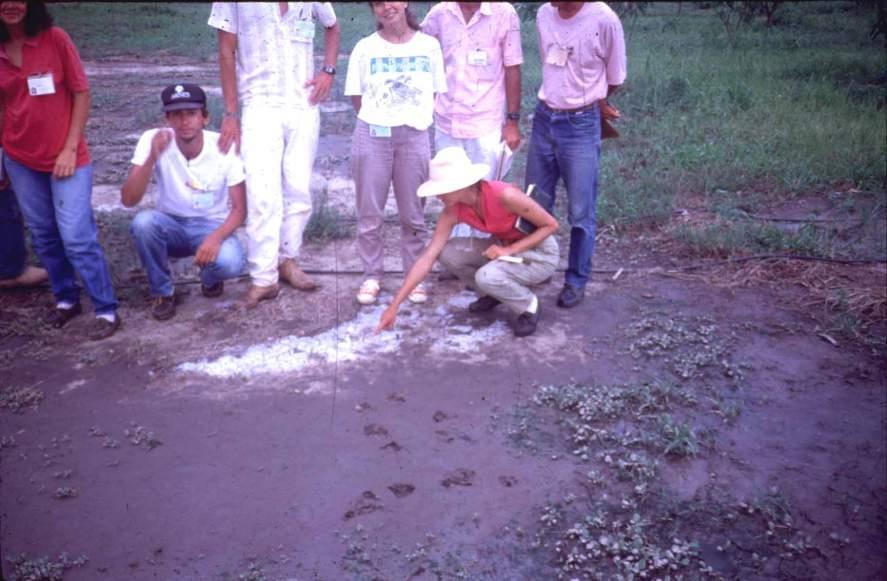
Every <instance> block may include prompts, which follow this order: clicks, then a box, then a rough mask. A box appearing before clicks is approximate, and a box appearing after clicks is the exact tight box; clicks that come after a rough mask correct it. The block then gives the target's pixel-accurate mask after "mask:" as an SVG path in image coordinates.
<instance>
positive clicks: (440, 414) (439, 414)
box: [431, 410, 450, 424]
mask: <svg viewBox="0 0 887 581" xmlns="http://www.w3.org/2000/svg"><path fill="white" fill-rule="evenodd" d="M448 417H450V416H448V415H447V414H445V413H443V412H442V411H440V410H438V411H436V412H434V415H433V416H431V419H432V420H434V423H436V424H439V423H440V422H442V421H444V420H445V419H447V418H448Z"/></svg>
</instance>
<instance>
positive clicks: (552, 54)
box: [545, 46, 570, 67]
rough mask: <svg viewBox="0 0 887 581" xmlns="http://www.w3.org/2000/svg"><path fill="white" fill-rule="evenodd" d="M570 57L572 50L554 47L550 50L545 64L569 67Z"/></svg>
mask: <svg viewBox="0 0 887 581" xmlns="http://www.w3.org/2000/svg"><path fill="white" fill-rule="evenodd" d="M569 56H570V49H567V48H563V47H560V46H552V47H551V48H549V49H548V55H547V56H546V57H545V63H546V64H549V65H554V66H556V67H565V66H567V57H569Z"/></svg>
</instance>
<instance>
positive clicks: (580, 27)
mask: <svg viewBox="0 0 887 581" xmlns="http://www.w3.org/2000/svg"><path fill="white" fill-rule="evenodd" d="M536 31H537V33H538V35H539V56H540V57H541V58H542V86H541V87H540V88H539V94H538V97H539V103H538V105H537V106H536V112H535V116H534V117H533V132H532V134H531V136H530V147H529V151H528V153H527V175H526V183H527V186H528V187H529V184H535V185H536V188H537V190H541V191H542V192H545V193H547V194H548V198H549V199H548V200H547V205H546V210H548V211H549V212H551V211H552V208H553V206H554V193H555V188H556V186H557V182H558V180H559V179H560V178H563V180H564V185H565V186H566V188H567V198H568V206H569V211H568V214H569V215H568V220H569V222H570V226H571V229H570V252H569V259H568V264H567V272H566V275H565V277H564V279H565V280H564V288H563V289H562V290H561V293H560V296H559V297H558V301H557V304H558V306H559V307H564V308H571V307H575V306H576V305H577V304H579V302H580V301H581V300H582V297H583V296H584V294H585V285H586V284H588V279H589V278H590V276H591V259H592V255H593V254H594V237H595V230H596V224H595V205H596V203H597V187H598V186H597V180H598V161H599V159H600V151H601V113H600V104H599V103H600V102H601V101H604V102H605V101H606V98H607V96H608V95H610V94H611V93H612V92H613V91H615V90H616V89H617V88H618V87H619V86H620V85H621V84H622V83H624V82H625V74H626V56H625V39H624V36H623V33H622V23H621V22H620V21H619V17H618V16H617V15H616V13H615V12H613V10H612V9H610V7H609V6H607V5H606V4H605V3H603V2H591V3H585V2H549V3H548V4H545V5H543V6H541V7H540V8H539V11H538V12H537V13H536Z"/></svg>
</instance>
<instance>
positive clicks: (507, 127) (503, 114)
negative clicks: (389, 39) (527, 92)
mask: <svg viewBox="0 0 887 581" xmlns="http://www.w3.org/2000/svg"><path fill="white" fill-rule="evenodd" d="M422 32H424V33H425V34H428V35H430V36H433V37H435V38H436V39H437V40H438V42H440V46H441V49H442V51H443V57H444V68H445V70H446V74H447V87H448V90H447V92H446V93H442V94H440V95H438V97H437V101H436V102H435V107H434V148H435V150H436V151H441V150H442V149H444V148H446V147H453V146H456V147H459V148H461V149H463V150H464V151H465V153H466V154H468V157H469V159H471V161H472V162H473V163H483V164H486V165H487V166H489V167H490V175H488V176H487V178H488V179H497V178H500V177H501V176H497V175H495V174H496V173H497V167H498V165H499V161H500V152H501V151H502V143H503V142H504V143H505V144H507V145H508V147H509V148H510V149H511V150H515V149H517V147H518V145H520V141H521V135H520V127H519V125H518V122H519V121H520V99H521V94H520V93H521V76H520V65H521V64H522V63H523V51H522V49H521V38H520V18H518V16H517V12H515V10H514V7H513V6H512V5H511V4H510V3H507V2H439V3H438V4H435V5H434V6H433V7H432V8H431V10H430V11H429V12H428V15H427V16H426V17H425V20H423V21H422ZM509 157H510V156H509ZM499 169H501V170H503V171H501V173H502V174H503V175H504V173H505V171H507V168H499ZM469 235H481V236H487V234H483V233H480V232H478V231H476V230H474V229H472V228H471V227H469V226H468V225H467V224H460V225H458V226H457V227H456V229H455V230H454V232H453V236H469Z"/></svg>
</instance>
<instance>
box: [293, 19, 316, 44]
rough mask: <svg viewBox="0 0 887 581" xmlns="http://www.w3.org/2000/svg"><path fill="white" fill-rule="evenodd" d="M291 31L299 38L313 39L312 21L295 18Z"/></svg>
mask: <svg viewBox="0 0 887 581" xmlns="http://www.w3.org/2000/svg"><path fill="white" fill-rule="evenodd" d="M293 31H294V32H295V35H296V38H297V39H299V40H314V21H313V20H296V22H295V24H294V25H293Z"/></svg>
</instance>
